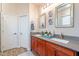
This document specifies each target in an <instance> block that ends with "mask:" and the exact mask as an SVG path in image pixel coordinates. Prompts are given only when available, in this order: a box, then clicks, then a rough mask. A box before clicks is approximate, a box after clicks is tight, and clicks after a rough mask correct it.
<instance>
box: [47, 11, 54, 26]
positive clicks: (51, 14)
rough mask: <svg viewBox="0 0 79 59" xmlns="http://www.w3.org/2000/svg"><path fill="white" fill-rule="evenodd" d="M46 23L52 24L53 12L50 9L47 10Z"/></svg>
mask: <svg viewBox="0 0 79 59" xmlns="http://www.w3.org/2000/svg"><path fill="white" fill-rule="evenodd" d="M48 24H49V25H52V24H53V12H52V11H49V12H48Z"/></svg>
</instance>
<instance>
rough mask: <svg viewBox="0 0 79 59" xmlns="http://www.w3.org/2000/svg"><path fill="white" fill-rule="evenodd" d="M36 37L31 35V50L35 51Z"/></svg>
mask: <svg viewBox="0 0 79 59" xmlns="http://www.w3.org/2000/svg"><path fill="white" fill-rule="evenodd" d="M37 40H38V39H37V38H35V37H33V36H32V42H31V48H32V50H33V51H37Z"/></svg>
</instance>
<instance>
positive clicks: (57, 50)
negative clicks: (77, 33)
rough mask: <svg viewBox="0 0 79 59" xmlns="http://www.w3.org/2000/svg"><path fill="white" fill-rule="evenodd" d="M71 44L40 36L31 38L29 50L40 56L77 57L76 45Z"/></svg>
mask: <svg viewBox="0 0 79 59" xmlns="http://www.w3.org/2000/svg"><path fill="white" fill-rule="evenodd" d="M52 39H53V38H52ZM62 40H63V39H62ZM77 42H78V41H77ZM72 43H73V40H70V42H68V43H61V42H57V41H54V40H51V39H47V38H44V37H41V36H35V35H32V36H31V50H32V51H33V52H34V53H36V54H38V55H40V56H78V55H79V53H78V51H79V47H78V43H76V44H73V45H72ZM74 43H75V42H74Z"/></svg>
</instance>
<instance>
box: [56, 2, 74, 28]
mask: <svg viewBox="0 0 79 59" xmlns="http://www.w3.org/2000/svg"><path fill="white" fill-rule="evenodd" d="M68 4H70V3H66V4H65V3H63V4H60V5H59V6H57V7H56V8H55V11H56V21H55V27H56V28H72V27H74V14H73V13H74V4H73V3H71V4H70V5H71V6H70V25H67V26H64V25H62V26H60V25H58V9H59V8H61V7H64V8H65V7H66V6H67V5H68Z"/></svg>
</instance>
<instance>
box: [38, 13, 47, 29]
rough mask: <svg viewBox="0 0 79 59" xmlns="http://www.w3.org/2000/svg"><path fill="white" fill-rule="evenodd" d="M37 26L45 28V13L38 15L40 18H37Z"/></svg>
mask: <svg viewBox="0 0 79 59" xmlns="http://www.w3.org/2000/svg"><path fill="white" fill-rule="evenodd" d="M39 20H40V21H39V28H40V29H45V28H46V14H42V15H41V16H40V19H39Z"/></svg>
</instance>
